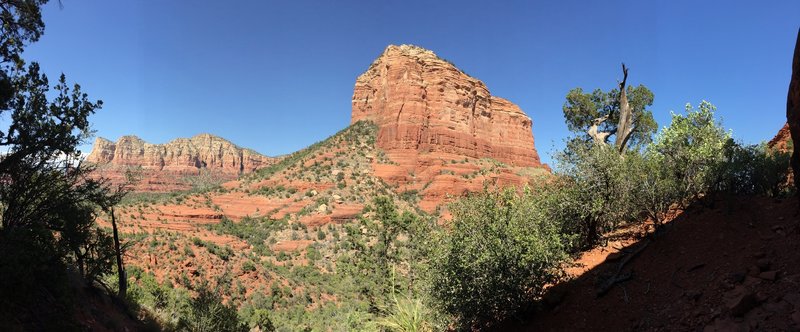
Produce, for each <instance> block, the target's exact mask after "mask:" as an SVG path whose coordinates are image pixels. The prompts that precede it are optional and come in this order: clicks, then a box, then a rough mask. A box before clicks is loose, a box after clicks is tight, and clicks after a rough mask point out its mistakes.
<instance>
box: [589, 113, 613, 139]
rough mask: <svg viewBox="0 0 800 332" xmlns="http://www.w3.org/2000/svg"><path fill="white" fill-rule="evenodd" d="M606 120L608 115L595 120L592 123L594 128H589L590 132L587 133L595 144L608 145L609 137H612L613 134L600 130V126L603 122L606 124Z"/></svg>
mask: <svg viewBox="0 0 800 332" xmlns="http://www.w3.org/2000/svg"><path fill="white" fill-rule="evenodd" d="M606 120H608V114H606V115H604V116H602V117H599V118H597V119H594V120H593V121H592V126H591V127H589V130H588V131H586V133H587V134H589V137H591V138H592V141H594V144H597V145H606V141H607V140H608V136H611V133H609V132H605V131H600V129H599V128H600V125H601V124H603V122H606Z"/></svg>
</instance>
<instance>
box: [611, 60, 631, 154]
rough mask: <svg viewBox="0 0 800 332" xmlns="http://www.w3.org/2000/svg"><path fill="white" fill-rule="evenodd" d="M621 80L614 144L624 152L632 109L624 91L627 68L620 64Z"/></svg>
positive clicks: (620, 151)
mask: <svg viewBox="0 0 800 332" xmlns="http://www.w3.org/2000/svg"><path fill="white" fill-rule="evenodd" d="M622 75H623V77H622V82H620V83H619V124H618V125H617V139H616V142H615V145H616V146H617V149H618V150H619V153H623V152H625V148H626V146H627V145H628V140H629V139H630V138H631V134H632V133H633V110H631V105H630V104H628V93H627V92H626V91H625V83H626V82H627V81H628V68H627V67H625V64H624V63H623V64H622Z"/></svg>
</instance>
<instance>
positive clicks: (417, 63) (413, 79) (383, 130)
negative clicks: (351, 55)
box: [351, 45, 541, 167]
mask: <svg viewBox="0 0 800 332" xmlns="http://www.w3.org/2000/svg"><path fill="white" fill-rule="evenodd" d="M359 120H371V121H373V122H374V123H375V124H377V125H378V128H379V132H378V139H377V143H378V147H380V148H381V149H383V150H385V151H387V152H389V153H391V152H392V151H395V150H416V151H419V152H423V153H426V152H443V153H449V154H454V155H461V156H467V157H472V158H492V159H495V160H498V161H500V162H503V163H506V164H509V165H513V166H526V167H538V166H541V161H540V160H539V155H538V153H537V152H536V149H535V147H534V141H533V134H532V132H531V126H532V124H533V122H532V121H531V118H530V117H528V116H527V115H526V114H525V113H524V112H522V110H520V108H519V107H518V106H517V105H515V104H513V103H511V102H509V101H508V100H505V99H503V98H500V97H496V96H492V95H491V94H490V93H489V89H487V88H486V85H484V84H483V82H481V81H480V80H478V79H476V78H473V77H471V76H469V75H467V74H465V73H464V72H463V71H461V70H459V69H458V68H456V67H455V66H454V65H453V64H451V63H450V62H448V61H446V60H444V59H441V58H439V57H438V56H436V54H434V53H433V52H432V51H429V50H426V49H423V48H420V47H416V46H411V45H401V46H395V45H391V46H389V47H387V48H386V50H385V51H384V52H383V54H381V55H380V56H379V57H378V59H376V60H375V61H374V62H373V63H372V65H371V66H370V67H369V69H367V71H366V72H365V73H363V74H362V75H361V76H359V77H358V79H357V80H356V84H355V88H354V91H353V109H352V117H351V123H355V122H357V121H359Z"/></svg>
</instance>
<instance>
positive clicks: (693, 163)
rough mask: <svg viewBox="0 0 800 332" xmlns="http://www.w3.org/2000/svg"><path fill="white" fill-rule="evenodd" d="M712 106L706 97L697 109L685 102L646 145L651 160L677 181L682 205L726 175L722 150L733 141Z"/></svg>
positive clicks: (728, 146) (703, 192) (707, 189)
mask: <svg viewBox="0 0 800 332" xmlns="http://www.w3.org/2000/svg"><path fill="white" fill-rule="evenodd" d="M715 110H716V107H715V106H714V105H712V104H711V103H709V102H707V101H702V102H701V103H700V106H699V107H698V109H694V108H693V107H692V105H690V104H686V115H681V114H675V113H673V114H672V123H671V124H670V125H669V127H666V128H664V130H662V131H661V132H660V133H659V134H658V135H657V136H656V139H655V141H654V142H653V144H651V145H650V146H649V147H648V155H649V156H650V158H654V159H655V160H654V161H653V162H655V163H657V164H659V165H661V166H662V167H665V168H667V169H668V170H669V173H670V174H669V176H670V177H671V178H673V179H675V181H677V186H676V189H675V190H677V193H676V194H677V195H678V197H680V198H681V201H680V203H683V204H684V205H686V203H688V202H690V201H692V200H695V199H697V198H700V197H701V196H704V195H705V194H708V193H709V192H711V191H713V190H715V189H719V188H720V186H721V184H722V182H723V180H724V177H725V175H726V172H725V168H726V161H727V158H726V151H728V150H729V149H731V146H732V145H733V144H734V142H733V139H732V138H731V133H730V132H725V130H724V129H723V128H722V125H721V122H720V121H719V120H718V119H716V118H715V116H714V111H715Z"/></svg>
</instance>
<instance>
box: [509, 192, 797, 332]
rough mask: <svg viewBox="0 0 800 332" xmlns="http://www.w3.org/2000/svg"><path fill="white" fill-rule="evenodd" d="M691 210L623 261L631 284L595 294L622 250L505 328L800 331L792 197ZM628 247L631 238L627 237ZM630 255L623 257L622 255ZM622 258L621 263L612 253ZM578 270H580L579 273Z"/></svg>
mask: <svg viewBox="0 0 800 332" xmlns="http://www.w3.org/2000/svg"><path fill="white" fill-rule="evenodd" d="M716 205H717V206H716V208H702V207H694V208H690V209H689V210H688V211H687V212H685V213H683V214H682V215H680V216H678V217H677V219H675V220H674V221H673V222H671V223H670V224H669V225H668V226H666V229H665V230H664V232H660V233H659V235H658V236H655V237H654V238H653V239H646V240H639V241H638V242H637V241H628V242H633V243H632V244H631V245H629V246H628V247H627V248H625V249H622V252H623V253H624V252H625V251H632V250H635V248H638V246H641V245H643V244H644V243H645V242H647V243H648V245H647V247H646V248H645V249H644V250H643V251H641V252H640V253H639V254H638V255H637V256H636V257H634V258H633V259H632V260H630V261H629V262H628V264H626V265H625V266H624V268H623V270H622V273H623V274H625V273H627V272H632V278H631V279H630V280H628V281H625V282H621V283H618V284H616V285H615V286H614V287H613V288H612V289H611V290H610V291H609V292H608V293H607V294H606V295H605V296H602V297H597V295H596V292H597V289H598V288H597V285H599V284H600V282H601V281H602V280H603V276H607V275H610V274H613V272H614V271H616V269H617V266H618V264H619V262H621V261H622V260H624V258H620V256H619V255H618V254H615V255H610V256H609V257H610V258H605V257H604V256H607V255H608V253H609V252H613V251H616V250H615V249H613V247H614V242H610V243H609V246H608V247H605V248H596V249H594V250H592V251H590V252H587V253H585V254H584V255H583V257H584V258H582V259H580V260H579V262H589V263H591V259H592V258H594V259H596V258H597V257H598V256H601V257H603V259H605V260H606V262H604V263H602V264H600V265H599V266H596V267H594V268H591V269H590V270H588V271H586V273H583V274H582V275H579V276H575V278H574V279H573V280H571V281H569V282H566V283H563V284H560V285H558V286H557V287H554V288H553V289H552V290H551V291H550V292H549V294H548V296H545V298H546V299H547V301H542V302H543V304H542V306H543V307H547V306H548V305H547V303H549V307H550V308H549V309H540V311H539V312H537V313H533V314H530V315H529V316H528V317H526V318H525V319H524V320H523V322H520V321H513V322H508V323H506V324H504V325H501V326H499V327H498V330H502V331H676V330H677V331H798V330H800V218H798V216H797V212H798V206H797V203H796V200H795V199H768V198H749V197H743V198H737V199H733V200H731V201H730V202H729V203H728V204H723V203H719V202H718V203H717V204H716ZM622 242H623V243H624V242H625V241H622ZM622 257H624V255H623V256H622ZM614 258H616V259H614ZM577 270H580V269H576V271H577Z"/></svg>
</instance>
